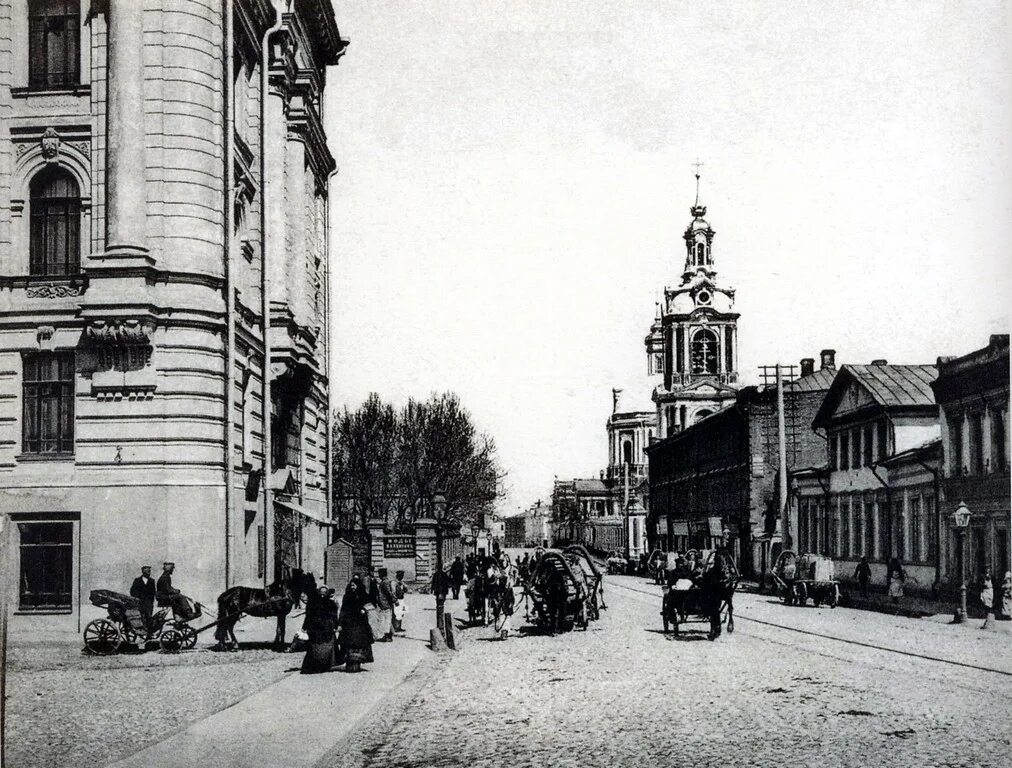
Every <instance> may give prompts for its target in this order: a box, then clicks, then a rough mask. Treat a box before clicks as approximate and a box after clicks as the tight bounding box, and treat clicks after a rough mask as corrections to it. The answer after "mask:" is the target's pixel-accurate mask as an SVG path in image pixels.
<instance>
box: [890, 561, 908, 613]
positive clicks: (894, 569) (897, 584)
mask: <svg viewBox="0 0 1012 768" xmlns="http://www.w3.org/2000/svg"><path fill="white" fill-rule="evenodd" d="M906 580H907V574H906V572H905V571H904V570H903V566H902V565H900V561H899V559H898V558H895V557H893V558H891V559H890V560H889V570H888V572H887V573H886V583H887V584H888V585H889V597H891V598H892V601H893V603H895V604H898V603H899V601H900V598H901V597H903V583H904V582H905V581H906Z"/></svg>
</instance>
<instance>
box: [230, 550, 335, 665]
mask: <svg viewBox="0 0 1012 768" xmlns="http://www.w3.org/2000/svg"><path fill="white" fill-rule="evenodd" d="M309 589H311V590H315V589H316V579H314V578H313V576H312V574H308V573H303V572H302V571H300V570H298V569H293V570H292V571H291V573H290V574H289V575H288V578H287V579H284V580H281V581H276V582H274V583H273V584H270V585H268V587H267V589H266V590H264V589H259V588H257V587H242V586H236V587H229V588H228V589H226V590H225V591H224V592H222V593H221V594H220V595H218V627H217V629H215V632H214V637H215V639H216V640H217V641H218V644H217V645H215V646H214V647H215V650H222V651H224V650H229V649H236V648H238V647H239V641H238V640H236V637H235V625H236V624H237V623H238V621H239V619H240V618H242V616H243V614H246V615H249V616H257V617H260V618H267V617H270V616H276V617H277V619H278V628H277V631H276V632H275V634H274V647H275V648H280V647H281V646H283V645H284V642H285V619H286V618H287V617H288V614H289V613H291V611H292V608H294V607H296V606H297V605H299V604H300V598H301V597H302V595H303V594H304V593H305V592H306V591H307V590H309Z"/></svg>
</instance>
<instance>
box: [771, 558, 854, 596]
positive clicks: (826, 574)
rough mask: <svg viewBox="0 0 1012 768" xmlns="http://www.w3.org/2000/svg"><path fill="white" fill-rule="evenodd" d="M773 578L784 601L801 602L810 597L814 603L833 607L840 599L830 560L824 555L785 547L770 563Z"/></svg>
mask: <svg viewBox="0 0 1012 768" xmlns="http://www.w3.org/2000/svg"><path fill="white" fill-rule="evenodd" d="M773 581H774V583H775V584H776V585H777V589H778V591H779V593H780V598H781V599H782V600H783V601H784V604H785V605H805V603H807V602H808V600H811V601H812V603H813V604H814V605H815V606H816V607H819V606H820V605H823V604H825V605H828V606H829V607H830V608H835V607H836V606H837V604H838V603H839V602H840V584H839V582H838V581H837V580H836V573H835V568H834V566H833V560H832V558H829V557H826V556H825V555H816V554H805V555H799V554H797V553H796V552H793V551H792V550H789V549H785V550H784V551H783V552H781V553H780V556H779V557H778V558H777V560H776V563H775V564H774V565H773Z"/></svg>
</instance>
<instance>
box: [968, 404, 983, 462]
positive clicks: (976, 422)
mask: <svg viewBox="0 0 1012 768" xmlns="http://www.w3.org/2000/svg"><path fill="white" fill-rule="evenodd" d="M969 422H970V440H969V443H970V444H969V445H968V446H967V449H968V453H969V454H970V462H969V464H970V472H971V473H972V474H974V475H982V474H984V414H982V413H971V414H970V418H969Z"/></svg>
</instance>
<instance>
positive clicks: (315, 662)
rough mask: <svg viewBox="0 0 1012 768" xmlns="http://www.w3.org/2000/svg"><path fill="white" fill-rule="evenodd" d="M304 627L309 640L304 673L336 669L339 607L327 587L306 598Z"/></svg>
mask: <svg viewBox="0 0 1012 768" xmlns="http://www.w3.org/2000/svg"><path fill="white" fill-rule="evenodd" d="M303 626H304V628H305V631H306V634H307V635H308V636H309V639H308V647H307V648H306V655H305V656H304V657H303V659H302V673H303V674H306V675H311V674H315V673H317V672H329V671H330V670H331V669H333V668H334V633H335V632H336V631H337V606H336V605H335V604H334V601H333V600H331V599H330V595H329V592H328V590H327V588H326V587H320V589H319V590H313V591H311V592H310V593H309V594H308V595H307V596H306V623H305V624H304V625H303Z"/></svg>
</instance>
